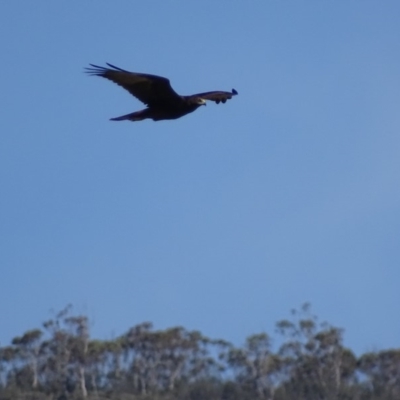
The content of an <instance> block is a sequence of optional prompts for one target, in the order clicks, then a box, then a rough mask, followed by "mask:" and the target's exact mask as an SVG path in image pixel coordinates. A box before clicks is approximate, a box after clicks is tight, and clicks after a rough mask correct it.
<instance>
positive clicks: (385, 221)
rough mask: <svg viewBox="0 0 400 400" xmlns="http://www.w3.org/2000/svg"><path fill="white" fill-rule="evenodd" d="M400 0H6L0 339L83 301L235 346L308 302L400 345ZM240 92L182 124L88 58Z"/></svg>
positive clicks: (183, 89) (111, 320)
mask: <svg viewBox="0 0 400 400" xmlns="http://www.w3.org/2000/svg"><path fill="white" fill-rule="evenodd" d="M399 15H400V2H398V1H397V0H396V1H384V2H383V1H368V0H362V1H361V0H360V1H351V2H349V1H335V2H334V1H307V2H306V1H301V2H300V1H267V0H263V1H251V2H250V1H236V2H233V1H232V2H228V1H220V2H216V1H208V0H206V1H198V2H194V1H165V0H162V1H161V0H160V1H141V2H139V1H134V2H133V1H115V2H114V1H113V2H110V1H100V0H98V1H96V2H90V1H87V2H83V1H75V2H51V1H28V0H26V1H16V0H15V1H8V2H6V1H3V2H1V3H0V48H1V52H2V62H1V74H0V87H1V89H0V107H1V118H0V268H1V275H0V279H1V282H0V315H1V324H0V326H1V329H0V343H1V344H2V345H4V344H8V343H9V341H10V340H11V338H12V337H14V336H16V335H20V334H22V333H23V332H24V331H26V330H27V329H31V328H35V327H38V326H40V324H41V322H43V321H44V320H46V319H48V318H50V317H51V314H50V312H49V310H51V309H54V310H60V309H61V308H63V307H64V306H66V305H67V304H68V303H72V304H73V305H74V310H75V312H76V313H85V314H86V315H88V316H89V317H90V318H91V319H92V321H93V327H92V334H93V336H95V337H98V338H104V339H109V338H111V337H112V336H115V335H119V334H122V333H123V332H125V331H126V330H127V329H128V328H129V327H131V326H133V325H135V324H137V323H140V322H143V321H152V322H153V323H154V324H155V326H156V327H157V328H166V327H171V326H175V325H183V326H184V327H186V328H188V329H199V330H201V331H202V332H203V333H205V334H206V335H209V336H211V337H214V338H224V339H227V340H231V341H233V342H234V343H236V344H240V343H242V342H243V341H244V339H245V337H246V336H247V335H249V334H252V333H256V332H260V331H263V330H266V331H267V332H270V333H272V332H273V326H274V323H275V322H276V321H277V320H279V319H282V318H286V317H288V316H289V311H290V309H292V308H297V307H299V306H300V305H301V304H302V303H304V302H306V301H308V302H310V303H311V304H312V305H313V311H314V312H315V313H316V314H317V315H318V316H319V317H320V318H321V319H322V320H327V321H329V322H330V323H332V324H334V325H335V326H339V327H343V328H345V331H346V333H345V338H346V341H345V343H346V344H347V345H348V346H350V347H351V348H352V349H354V350H355V351H356V352H364V351H368V350H372V349H382V348H390V347H399V346H400V320H399V305H400V289H399V286H400V285H399V284H400V112H399V109H400V24H399ZM105 62H110V63H112V64H115V65H117V66H120V67H122V68H125V69H128V70H131V71H136V72H148V73H153V74H159V75H163V76H166V77H168V78H170V80H171V82H172V85H173V87H174V88H175V89H176V91H178V93H181V94H191V93H196V92H203V91H209V90H231V89H232V88H235V89H236V90H238V92H239V96H237V97H235V98H234V99H233V100H231V101H229V102H228V103H226V104H225V105H221V104H220V105H215V104H214V103H210V104H209V105H208V106H207V107H201V108H200V109H199V110H197V111H196V112H195V113H193V114H190V115H188V116H186V117H183V118H182V119H179V120H176V121H161V122H153V121H149V120H148V121H144V122H137V123H131V122H110V121H109V120H108V119H109V118H110V117H116V116H119V115H122V114H125V113H129V112H132V111H135V110H139V109H141V108H142V104H141V103H139V101H137V100H136V99H135V98H133V97H131V96H130V95H129V94H128V93H127V92H125V91H124V90H123V89H121V88H119V87H118V86H116V85H114V84H112V83H111V82H109V81H107V80H105V79H101V78H97V77H88V76H86V75H85V74H83V68H84V67H85V66H87V65H88V63H94V64H100V65H104V63H105Z"/></svg>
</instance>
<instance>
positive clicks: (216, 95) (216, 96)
mask: <svg viewBox="0 0 400 400" xmlns="http://www.w3.org/2000/svg"><path fill="white" fill-rule="evenodd" d="M237 94H238V92H237V91H236V90H235V89H232V92H222V91H214V92H205V93H197V94H194V95H193V97H200V98H202V99H204V100H211V101H215V102H216V103H217V104H219V103H226V101H227V100H229V99H231V98H232V97H233V96H236V95H237Z"/></svg>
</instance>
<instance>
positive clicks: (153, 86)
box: [86, 63, 181, 106]
mask: <svg viewBox="0 0 400 400" xmlns="http://www.w3.org/2000/svg"><path fill="white" fill-rule="evenodd" d="M107 65H108V66H109V67H110V68H105V67H99V66H98V65H94V64H90V67H89V68H86V72H87V73H88V74H89V75H95V76H102V77H103V78H107V79H109V80H110V81H112V82H114V83H116V84H117V85H119V86H122V87H123V88H124V89H126V90H127V91H128V92H129V93H130V94H132V95H133V96H135V97H136V98H137V99H138V100H140V101H141V102H143V103H144V104H146V105H148V106H157V105H162V104H168V103H171V102H177V101H178V102H180V101H181V97H180V96H179V95H178V94H177V93H176V92H175V90H174V89H172V87H171V84H170V82H169V80H168V79H167V78H164V77H162V76H157V75H150V74H141V73H136V72H129V71H125V70H123V69H121V68H118V67H116V66H114V65H111V64H108V63H107Z"/></svg>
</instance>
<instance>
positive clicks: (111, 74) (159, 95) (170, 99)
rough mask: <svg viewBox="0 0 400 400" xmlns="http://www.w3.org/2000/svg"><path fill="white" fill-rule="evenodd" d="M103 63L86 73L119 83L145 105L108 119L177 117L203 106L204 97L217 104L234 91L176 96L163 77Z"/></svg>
mask: <svg viewBox="0 0 400 400" xmlns="http://www.w3.org/2000/svg"><path fill="white" fill-rule="evenodd" d="M107 65H108V67H109V68H105V67H99V66H98V65H94V64H90V67H88V68H86V72H87V73H88V74H89V75H94V76H102V77H103V78H106V79H109V80H110V81H113V82H114V83H116V84H117V85H119V86H122V87H123V88H124V89H126V90H127V91H128V92H129V93H130V94H132V95H133V96H135V97H136V98H137V99H138V100H140V101H141V102H142V103H144V104H146V106H147V107H146V108H145V109H143V110H140V111H135V112H133V113H130V114H126V115H122V116H120V117H116V118H111V121H125V120H128V121H142V120H144V119H147V118H149V119H152V120H153V121H160V120H164V119H177V118H180V117H183V116H184V115H186V114H189V113H191V112H193V111H195V110H196V109H197V108H199V107H200V106H205V105H206V100H210V101H214V102H215V103H217V104H219V103H225V102H226V101H227V100H229V99H231V98H232V97H233V96H236V95H237V94H238V92H237V91H236V90H235V89H232V92H223V91H214V92H205V93H197V94H192V95H190V96H180V95H179V94H178V93H176V92H175V90H174V89H172V86H171V84H170V82H169V79H167V78H164V77H162V76H157V75H150V74H140V73H136V72H129V71H125V70H123V69H121V68H118V67H115V66H114V65H111V64H108V63H107Z"/></svg>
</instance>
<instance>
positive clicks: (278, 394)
mask: <svg viewBox="0 0 400 400" xmlns="http://www.w3.org/2000/svg"><path fill="white" fill-rule="evenodd" d="M89 328H90V321H89V319H88V317H86V316H84V315H74V314H73V313H72V310H71V307H67V308H66V309H64V310H62V311H61V312H59V313H58V314H57V315H55V316H54V317H53V318H52V319H50V320H49V321H46V322H44V323H43V325H42V327H41V328H40V329H33V330H30V331H28V332H25V333H24V334H22V335H21V336H18V337H15V338H14V339H13V340H12V343H11V344H10V345H7V346H1V347H0V400H11V399H12V400H15V399H23V400H42V399H43V400H44V399H48V400H50V399H54V400H67V399H88V400H92V399H93V400H94V399H99V400H103V399H120V400H151V399H154V400H334V399H335V400H336V399H348V400H399V399H400V349H394V350H385V351H379V352H372V353H367V354H363V355H361V356H360V357H356V356H355V355H354V353H353V352H352V351H351V349H348V348H346V347H344V345H343V331H342V330H341V329H339V328H337V327H334V326H331V325H329V324H327V323H320V322H319V321H318V319H317V317H315V316H312V315H311V313H310V310H309V306H308V305H304V306H303V307H302V308H301V310H299V311H293V313H292V317H291V319H290V320H282V321H279V322H277V324H276V332H275V333H274V338H273V339H274V340H273V342H274V343H279V345H273V343H272V337H270V336H269V335H268V334H267V333H264V332H262V333H257V334H254V335H252V336H250V337H248V338H247V339H246V340H245V342H244V344H243V345H242V346H240V347H236V346H234V345H233V344H231V343H229V342H227V341H225V340H221V339H211V338H208V337H206V336H204V335H203V334H202V333H201V332H198V331H189V330H186V329H185V328H182V327H174V328H170V329H166V330H155V329H154V328H153V326H152V324H151V323H148V322H145V323H142V324H139V325H136V326H133V327H132V328H130V329H128V331H127V332H126V333H124V334H123V335H121V336H119V337H117V338H115V339H113V340H98V339H94V338H91V336H90V329H89Z"/></svg>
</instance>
